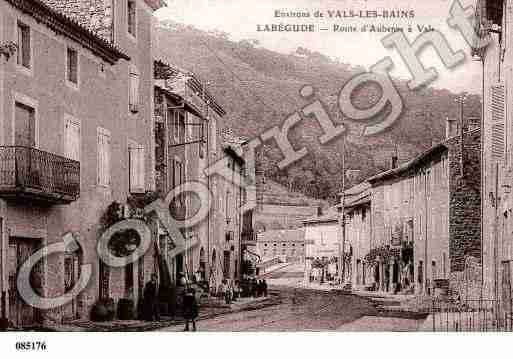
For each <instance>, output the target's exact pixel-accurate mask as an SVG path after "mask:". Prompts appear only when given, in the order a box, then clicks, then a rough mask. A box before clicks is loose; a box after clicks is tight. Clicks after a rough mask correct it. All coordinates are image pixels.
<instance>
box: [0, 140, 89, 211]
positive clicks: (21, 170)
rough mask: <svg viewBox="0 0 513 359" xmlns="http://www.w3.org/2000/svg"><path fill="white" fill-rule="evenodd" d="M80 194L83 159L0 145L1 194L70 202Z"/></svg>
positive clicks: (57, 202) (28, 148)
mask: <svg viewBox="0 0 513 359" xmlns="http://www.w3.org/2000/svg"><path fill="white" fill-rule="evenodd" d="M79 196H80V162H77V161H73V160H70V159H68V158H65V157H62V156H58V155H55V154H53V153H48V152H45V151H41V150H38V149H35V148H30V147H22V146H0V197H1V198H5V199H15V200H19V199H27V200H35V201H39V202H42V203H47V204H69V203H71V202H74V201H76V200H77V199H78V197H79Z"/></svg>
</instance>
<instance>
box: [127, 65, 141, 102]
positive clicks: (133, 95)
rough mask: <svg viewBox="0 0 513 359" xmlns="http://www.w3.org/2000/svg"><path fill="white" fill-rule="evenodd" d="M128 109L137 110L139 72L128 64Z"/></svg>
mask: <svg viewBox="0 0 513 359" xmlns="http://www.w3.org/2000/svg"><path fill="white" fill-rule="evenodd" d="M129 90H130V91H129V95H130V96H129V102H130V111H131V112H137V111H139V72H138V71H137V69H136V68H135V66H130V89H129Z"/></svg>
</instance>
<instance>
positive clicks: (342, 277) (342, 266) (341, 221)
mask: <svg viewBox="0 0 513 359" xmlns="http://www.w3.org/2000/svg"><path fill="white" fill-rule="evenodd" d="M342 140H343V142H342V198H341V201H340V202H341V210H340V212H339V226H340V229H341V232H342V233H341V243H339V244H340V245H339V247H338V248H339V260H340V268H339V270H341V273H340V280H341V284H343V283H344V280H345V272H346V261H345V253H344V252H345V246H346V214H345V205H346V192H345V186H346V138H345V136H344V137H343V138H342Z"/></svg>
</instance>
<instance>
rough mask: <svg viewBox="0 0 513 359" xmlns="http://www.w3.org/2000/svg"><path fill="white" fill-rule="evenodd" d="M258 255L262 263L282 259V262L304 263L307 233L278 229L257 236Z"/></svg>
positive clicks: (299, 230) (300, 230) (301, 230)
mask: <svg viewBox="0 0 513 359" xmlns="http://www.w3.org/2000/svg"><path fill="white" fill-rule="evenodd" d="M256 253H258V255H259V256H260V258H261V260H262V261H266V260H268V259H272V258H280V260H281V261H282V262H288V263H303V262H304V259H305V231H304V230H303V229H290V230H287V229H277V230H272V231H266V232H262V233H260V234H258V235H257V243H256Z"/></svg>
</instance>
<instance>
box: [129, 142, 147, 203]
mask: <svg viewBox="0 0 513 359" xmlns="http://www.w3.org/2000/svg"><path fill="white" fill-rule="evenodd" d="M129 156H130V174H129V175H130V192H132V193H142V192H144V187H145V186H144V182H145V181H144V148H142V147H140V146H139V145H132V146H131V147H130V148H129Z"/></svg>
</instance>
